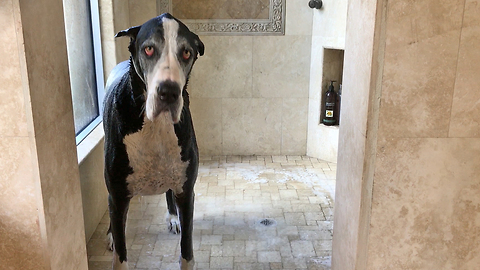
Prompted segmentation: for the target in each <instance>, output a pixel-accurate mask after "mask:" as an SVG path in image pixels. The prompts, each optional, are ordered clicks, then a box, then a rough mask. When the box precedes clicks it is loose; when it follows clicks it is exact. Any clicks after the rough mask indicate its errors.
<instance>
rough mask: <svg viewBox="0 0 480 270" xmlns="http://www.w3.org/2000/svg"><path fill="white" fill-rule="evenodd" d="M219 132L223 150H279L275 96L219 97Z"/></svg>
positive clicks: (279, 105) (278, 110) (278, 112)
mask: <svg viewBox="0 0 480 270" xmlns="http://www.w3.org/2000/svg"><path fill="white" fill-rule="evenodd" d="M222 107H223V108H224V110H223V114H222V124H223V130H222V136H223V152H224V153H226V154H234V155H235V154H254V153H255V154H272V153H273V154H275V153H278V154H279V151H280V150H279V149H278V147H277V146H278V145H279V144H280V142H281V136H280V134H281V108H282V100H281V99H279V98H271V99H266V98H260V99H223V103H222Z"/></svg>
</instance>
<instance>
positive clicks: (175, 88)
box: [157, 81, 180, 105]
mask: <svg viewBox="0 0 480 270" xmlns="http://www.w3.org/2000/svg"><path fill="white" fill-rule="evenodd" d="M157 92H158V95H157V96H158V99H159V102H162V103H165V104H166V105H171V104H173V103H175V102H177V100H178V97H179V96H180V86H179V85H178V83H175V82H172V81H165V82H161V83H160V85H159V86H158V88H157Z"/></svg>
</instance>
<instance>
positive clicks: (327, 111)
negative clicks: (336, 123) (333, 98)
mask: <svg viewBox="0 0 480 270" xmlns="http://www.w3.org/2000/svg"><path fill="white" fill-rule="evenodd" d="M325 116H326V117H333V111H331V110H325Z"/></svg>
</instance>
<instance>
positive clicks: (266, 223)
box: [260, 218, 277, 226]
mask: <svg viewBox="0 0 480 270" xmlns="http://www.w3.org/2000/svg"><path fill="white" fill-rule="evenodd" d="M260 224H262V225H264V226H272V225H275V224H277V222H276V221H275V220H273V219H270V218H266V219H262V220H261V221H260Z"/></svg>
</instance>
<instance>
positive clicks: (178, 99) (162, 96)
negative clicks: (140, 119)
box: [146, 80, 183, 123]
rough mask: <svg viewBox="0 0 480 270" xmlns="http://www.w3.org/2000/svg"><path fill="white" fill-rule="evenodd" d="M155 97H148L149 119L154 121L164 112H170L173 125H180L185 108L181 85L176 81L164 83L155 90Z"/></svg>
mask: <svg viewBox="0 0 480 270" xmlns="http://www.w3.org/2000/svg"><path fill="white" fill-rule="evenodd" d="M155 92H156V93H155V95H149V96H148V97H147V108H146V112H147V117H148V119H150V121H154V120H155V118H157V116H158V115H159V114H161V113H163V112H169V113H170V115H171V118H172V122H173V123H178V121H179V120H180V115H181V112H182V107H183V98H182V92H181V89H180V85H179V84H178V83H176V82H174V81H169V80H167V81H162V82H160V83H159V84H158V86H157V87H156V89H155Z"/></svg>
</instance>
